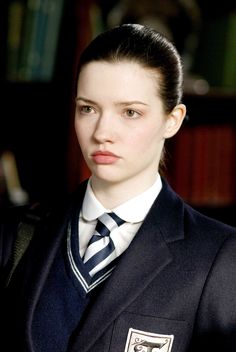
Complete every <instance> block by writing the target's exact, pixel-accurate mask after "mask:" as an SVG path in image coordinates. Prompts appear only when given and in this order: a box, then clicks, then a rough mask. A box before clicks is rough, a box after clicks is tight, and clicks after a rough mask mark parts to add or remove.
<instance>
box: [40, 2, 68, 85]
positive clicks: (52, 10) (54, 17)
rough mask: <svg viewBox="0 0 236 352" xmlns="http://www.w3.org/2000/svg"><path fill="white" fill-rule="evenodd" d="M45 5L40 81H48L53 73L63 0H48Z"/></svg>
mask: <svg viewBox="0 0 236 352" xmlns="http://www.w3.org/2000/svg"><path fill="white" fill-rule="evenodd" d="M46 5H47V6H46V10H47V20H46V23H45V35H44V42H43V47H42V51H41V56H42V60H41V64H40V74H39V76H40V80H42V81H50V80H51V79H52V77H53V74H54V68H55V62H56V53H57V48H58V40H59V35H60V25H61V20H62V14H63V8H64V0H49V1H48V3H47V4H46Z"/></svg>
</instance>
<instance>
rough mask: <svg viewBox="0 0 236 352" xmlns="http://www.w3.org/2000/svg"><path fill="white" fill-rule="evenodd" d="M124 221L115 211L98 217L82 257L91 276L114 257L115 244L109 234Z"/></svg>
mask: <svg viewBox="0 0 236 352" xmlns="http://www.w3.org/2000/svg"><path fill="white" fill-rule="evenodd" d="M124 222H125V221H124V220H122V219H121V218H120V217H119V216H117V215H116V214H115V213H104V214H103V215H102V216H100V217H99V218H98V222H97V225H96V228H95V233H94V235H93V236H92V238H91V240H90V241H89V244H88V247H87V250H86V252H85V254H84V258H83V261H84V264H85V266H86V268H87V270H88V272H89V275H90V276H91V277H93V276H94V275H95V274H96V273H98V272H99V271H101V270H103V269H104V268H105V267H106V266H107V265H109V264H110V263H111V262H112V261H113V260H114V259H116V254H115V246H114V243H113V241H112V239H111V237H110V234H111V232H112V231H113V230H114V229H115V228H117V227H119V226H120V225H122V224H123V223H124ZM103 273H104V270H103Z"/></svg>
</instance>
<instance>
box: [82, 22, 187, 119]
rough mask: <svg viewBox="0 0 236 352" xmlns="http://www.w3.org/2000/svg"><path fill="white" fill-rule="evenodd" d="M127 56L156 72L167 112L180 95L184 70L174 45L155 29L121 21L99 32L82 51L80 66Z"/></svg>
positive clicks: (112, 60)
mask: <svg viewBox="0 0 236 352" xmlns="http://www.w3.org/2000/svg"><path fill="white" fill-rule="evenodd" d="M122 60H129V61H133V62H137V63H139V64H141V65H142V66H143V67H145V68H148V69H151V70H153V72H156V73H157V74H159V77H160V80H159V82H158V83H159V86H160V90H159V92H158V93H159V96H160V97H161V99H162V101H163V105H164V109H165V111H166V112H167V113H169V112H171V110H172V109H173V108H174V107H175V106H176V105H177V104H179V103H180V101H181V99H182V84H183V70H182V64H181V59H180V55H179V54H178V52H177V50H176V48H175V46H174V45H173V44H172V43H171V42H170V41H169V40H167V39H166V38H165V37H164V36H163V35H161V34H160V33H158V32H157V31H155V30H153V29H151V28H149V27H146V26H143V25H140V24H124V25H121V26H117V27H114V28H112V29H109V30H108V31H106V32H103V33H101V34H100V35H98V36H97V37H96V38H95V39H94V40H93V41H92V42H91V43H90V44H89V45H88V46H87V48H85V50H84V51H83V53H82V55H81V57H80V61H79V64H78V76H79V72H80V70H81V68H82V67H83V66H84V65H86V64H88V63H89V62H92V61H107V62H118V61H122Z"/></svg>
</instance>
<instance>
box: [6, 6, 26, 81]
mask: <svg viewBox="0 0 236 352" xmlns="http://www.w3.org/2000/svg"><path fill="white" fill-rule="evenodd" d="M25 8H26V3H25V1H24V0H16V1H12V2H10V4H9V7H8V16H7V17H8V21H7V22H8V23H7V26H8V28H7V53H6V55H7V68H6V78H7V80H9V81H17V80H18V64H19V57H20V48H21V38H22V31H23V22H24V15H25Z"/></svg>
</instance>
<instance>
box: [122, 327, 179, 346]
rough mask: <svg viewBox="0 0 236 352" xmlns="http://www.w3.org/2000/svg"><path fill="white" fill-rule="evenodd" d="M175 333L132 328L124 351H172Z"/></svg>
mask: <svg viewBox="0 0 236 352" xmlns="http://www.w3.org/2000/svg"><path fill="white" fill-rule="evenodd" d="M173 340H174V335H162V334H153V333H150V332H145V331H141V330H135V329H132V328H130V329H129V332H128V336H127V341H126V346H125V351H124V352H158V351H161V352H170V351H171V348H172V344H173Z"/></svg>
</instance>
